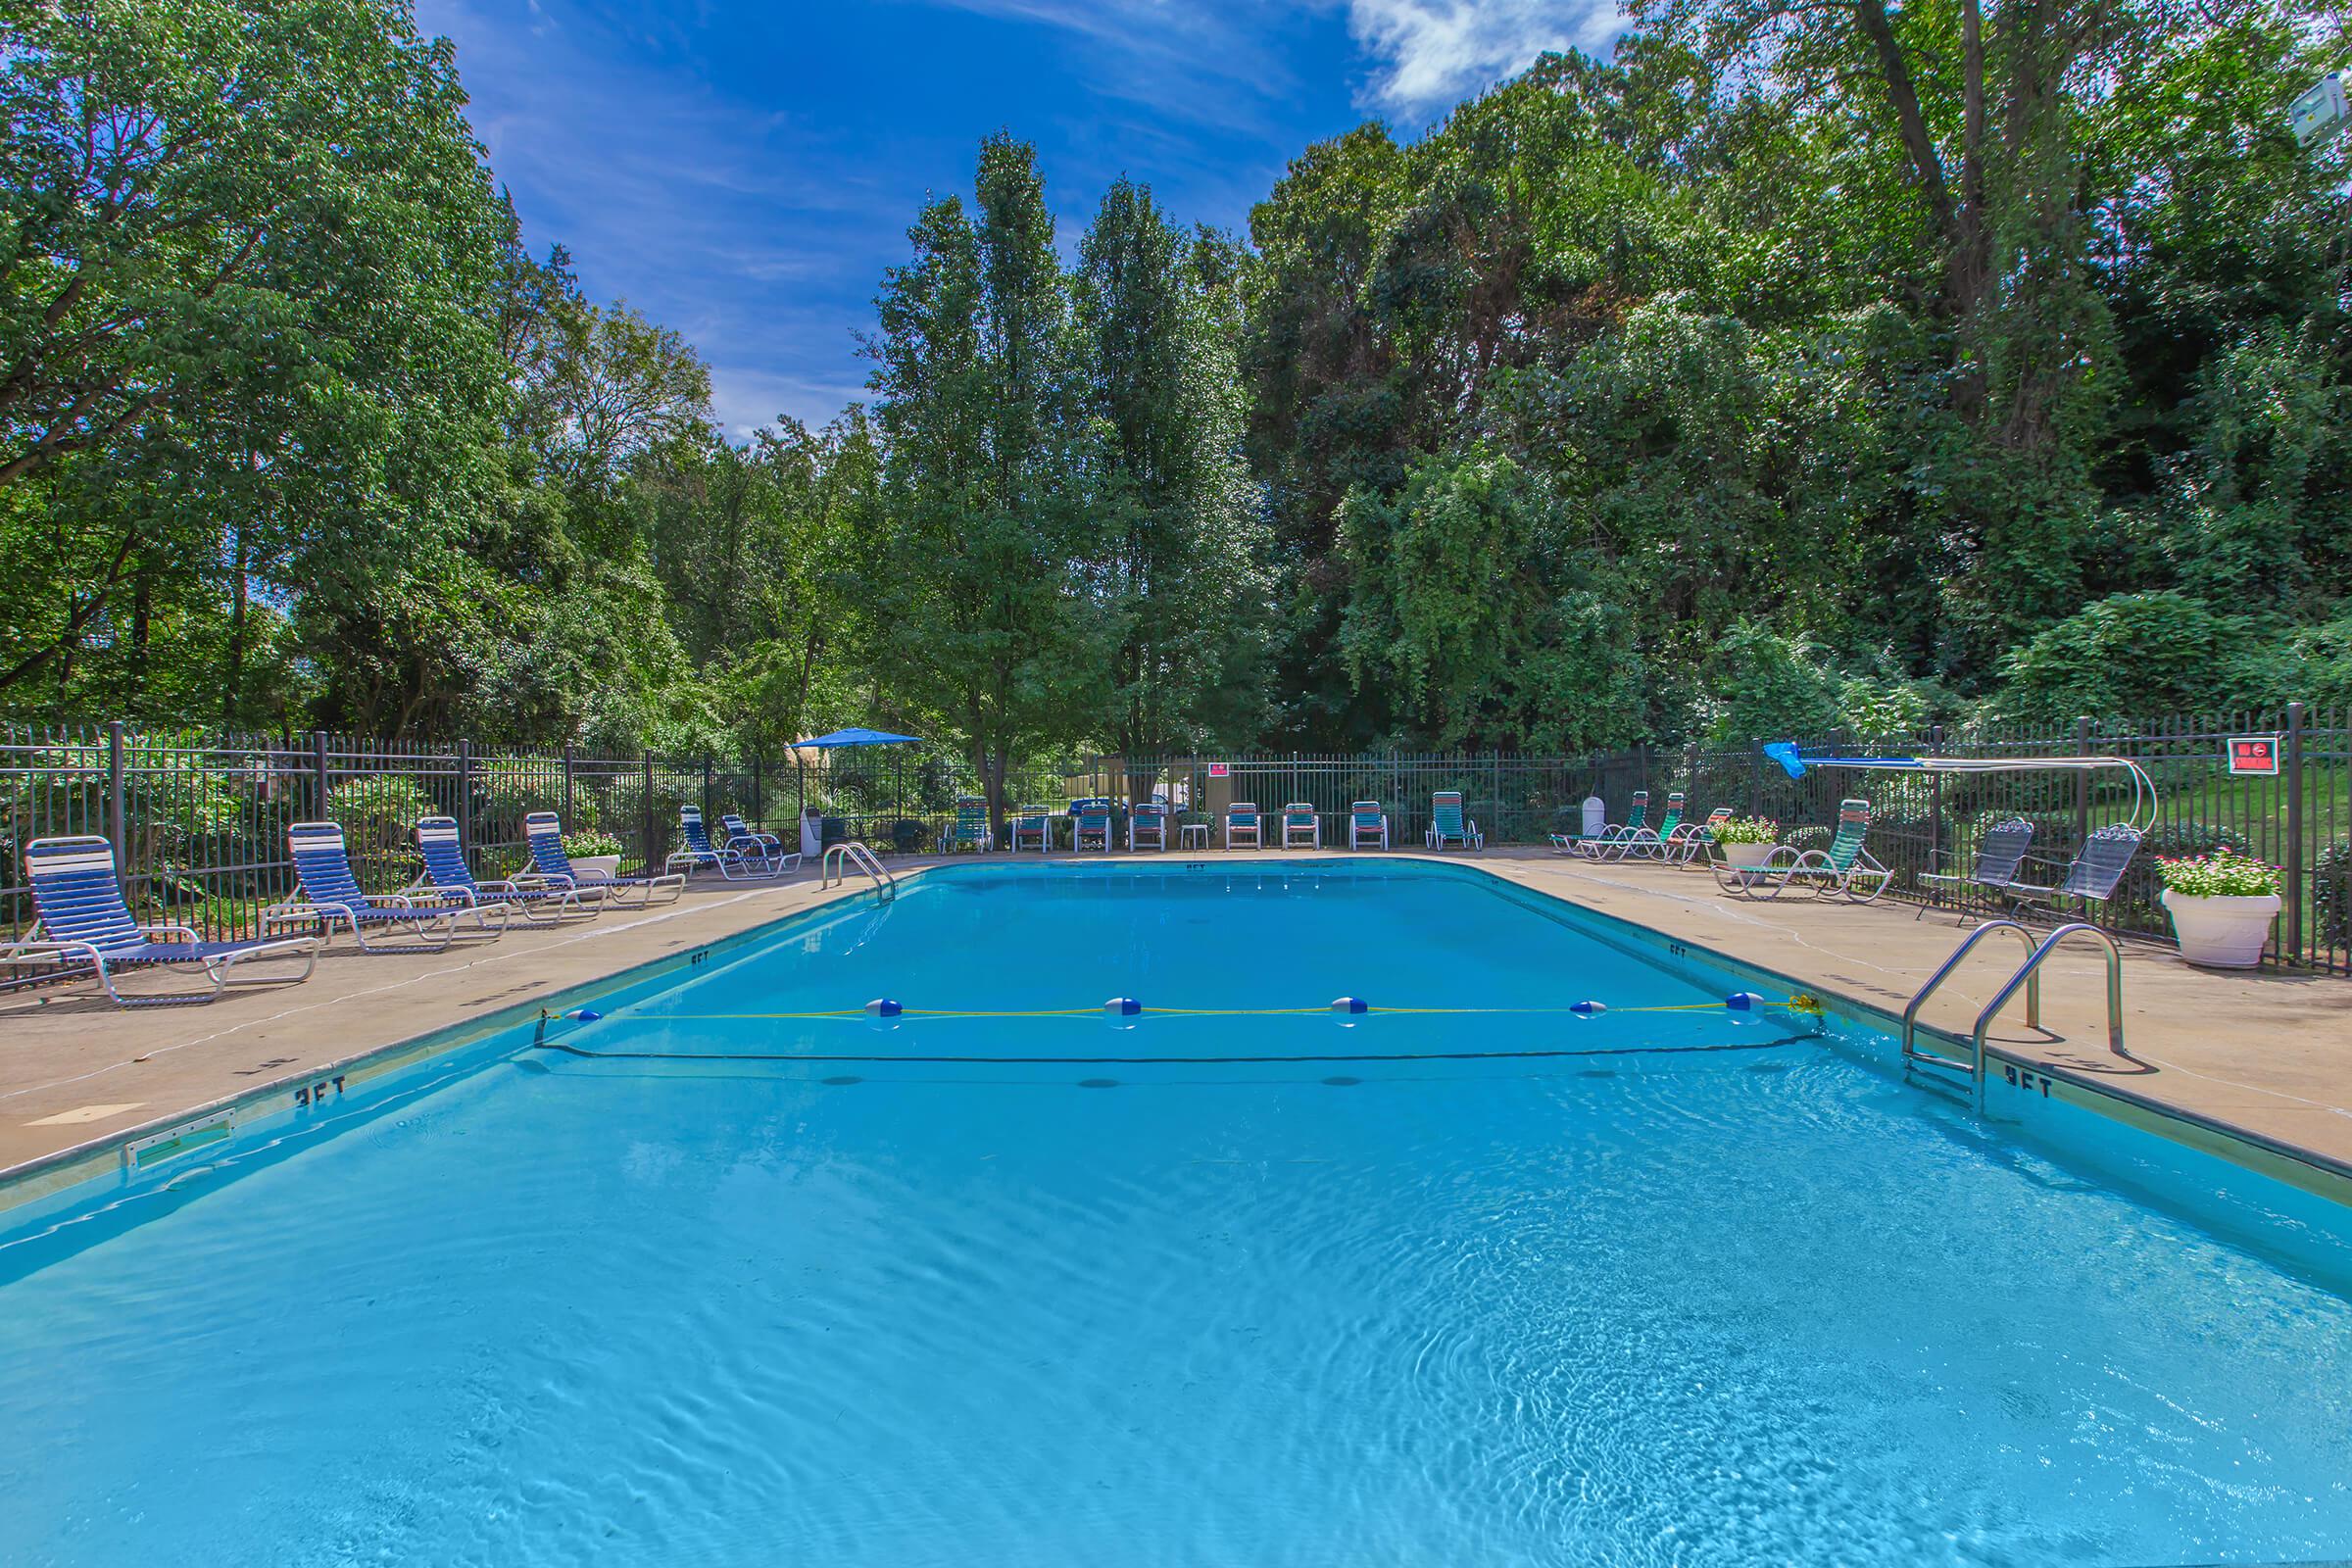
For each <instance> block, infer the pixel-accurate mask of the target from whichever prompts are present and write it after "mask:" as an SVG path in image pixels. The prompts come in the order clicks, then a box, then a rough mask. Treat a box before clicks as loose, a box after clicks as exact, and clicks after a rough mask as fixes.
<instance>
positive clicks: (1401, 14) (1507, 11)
mask: <svg viewBox="0 0 2352 1568" xmlns="http://www.w3.org/2000/svg"><path fill="white" fill-rule="evenodd" d="M1624 26H1625V22H1624V19H1623V17H1622V15H1621V14H1620V13H1619V11H1618V9H1617V7H1616V5H1615V4H1614V3H1613V0H1348V32H1349V33H1350V34H1351V35H1353V37H1354V39H1355V41H1356V44H1357V46H1358V47H1360V48H1361V49H1363V51H1364V52H1365V53H1366V54H1368V55H1371V56H1373V57H1374V58H1375V59H1377V60H1378V61H1380V62H1381V71H1380V73H1379V74H1378V75H1377V76H1375V78H1374V79H1373V81H1372V82H1371V84H1370V89H1369V91H1368V93H1367V95H1366V96H1367V98H1368V100H1369V101H1370V102H1371V103H1373V104H1375V105H1378V106H1381V107H1385V108H1389V109H1395V110H1399V111H1406V112H1427V111H1430V110H1434V109H1442V108H1445V107H1446V106H1447V105H1450V104H1453V103H1455V102H1457V101H1459V100H1460V99H1463V98H1466V97H1468V96H1469V95H1470V94H1472V93H1474V92H1477V91H1479V90H1480V89H1481V88H1484V87H1487V86H1490V85H1492V84H1493V83H1495V82H1497V81H1500V80H1501V79H1502V78H1503V77H1505V76H1508V75H1510V74H1511V73H1514V72H1517V71H1520V70H1523V69H1524V68H1525V67H1527V66H1528V65H1529V64H1530V63H1531V62H1533V61H1534V60H1535V58H1536V56H1538V55H1540V54H1544V53H1545V52H1546V51H1551V50H1564V49H1570V48H1576V49H1583V50H1585V51H1587V52H1588V53H1594V52H1598V51H1601V50H1603V49H1605V48H1606V47H1607V46H1608V44H1609V42H1610V40H1612V39H1613V38H1615V37H1616V36H1617V34H1618V33H1619V32H1621V31H1622V30H1624Z"/></svg>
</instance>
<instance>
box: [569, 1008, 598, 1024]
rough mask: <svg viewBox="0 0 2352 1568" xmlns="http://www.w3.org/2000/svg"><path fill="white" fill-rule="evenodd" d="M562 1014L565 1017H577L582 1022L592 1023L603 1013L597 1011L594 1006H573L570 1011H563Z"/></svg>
mask: <svg viewBox="0 0 2352 1568" xmlns="http://www.w3.org/2000/svg"><path fill="white" fill-rule="evenodd" d="M603 1016H604V1014H603V1013H601V1012H599V1011H597V1010H596V1009H595V1008H594V1007H574V1008H573V1009H572V1010H571V1011H569V1012H567V1013H565V1014H564V1017H566V1018H577V1019H578V1020H579V1021H580V1022H582V1023H594V1022H596V1020H597V1019H599V1018H602V1017H603Z"/></svg>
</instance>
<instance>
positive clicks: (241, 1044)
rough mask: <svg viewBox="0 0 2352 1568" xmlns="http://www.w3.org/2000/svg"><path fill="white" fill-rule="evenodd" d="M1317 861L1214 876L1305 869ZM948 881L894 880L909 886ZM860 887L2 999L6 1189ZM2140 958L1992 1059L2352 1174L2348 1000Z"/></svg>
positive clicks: (1959, 1001) (1713, 916)
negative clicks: (136, 990)
mask: <svg viewBox="0 0 2352 1568" xmlns="http://www.w3.org/2000/svg"><path fill="white" fill-rule="evenodd" d="M1309 853H1310V852H1294V853H1291V854H1287V855H1286V854H1278V853H1272V852H1268V853H1265V854H1263V855H1217V856H1213V857H1209V858H1215V859H1220V860H1246V859H1266V860H1277V861H1297V860H1299V859H1303V858H1309ZM1322 853H1323V855H1324V856H1325V857H1327V858H1338V857H1337V856H1336V853H1335V852H1328V851H1327V852H1322ZM1066 858H1067V857H1066V856H1056V857H1055V859H1056V860H1061V859H1066ZM1090 858H1093V857H1090ZM1141 858H1145V859H1154V860H1160V861H1161V863H1166V859H1165V858H1161V857H1155V856H1147V857H1141ZM1185 858H1187V859H1192V858H1196V857H1185ZM1450 858H1452V859H1455V860H1461V859H1463V858H1462V857H1460V856H1454V857H1450ZM933 863H936V861H935V860H933V859H929V858H915V859H902V860H896V861H893V862H892V864H893V868H894V869H895V870H897V871H898V872H900V873H901V874H904V873H905V872H907V870H908V869H910V868H912V867H916V866H921V865H927V864H933ZM1468 863H1471V864H1474V865H1476V866H1478V867H1479V868H1481V869H1483V870H1486V871H1489V872H1491V873H1493V874H1495V875H1496V876H1500V877H1504V878H1507V879H1508V880H1510V881H1512V882H1516V883H1519V884H1521V885H1523V886H1525V887H1528V888H1531V889H1534V890H1537V891H1539V892H1543V893H1547V894H1552V895H1555V896H1557V897H1559V898H1562V899H1566V900H1568V901H1570V902H1572V903H1575V904H1579V905H1582V906H1585V907H1589V908H1592V909H1594V910H1597V911H1599V912H1601V913H1603V914H1609V915H1616V916H1619V917H1622V918H1624V919H1627V920H1631V921H1634V922H1636V923H1638V924H1641V925H1643V926H1647V927H1650V928H1652V929H1654V930H1657V931H1661V932H1664V933H1667V934H1669V935H1671V936H1672V937H1674V938H1675V939H1677V940H1681V941H1687V942H1689V943H1691V945H1692V946H1694V947H1703V948H1707V949H1712V950H1714V951H1715V952H1717V953H1720V954H1723V955H1725V956H1728V957H1731V958H1733V959H1736V960H1739V961H1741V962H1744V963H1747V964H1750V965H1755V966H1758V967H1761V968H1765V969H1769V970H1772V971H1774V972H1776V973H1779V974H1782V975H1786V976H1789V978H1790V979H1791V980H1793V981H1795V982H1798V983H1799V984H1801V985H1802V986H1804V987H1805V988H1807V989H1810V990H1813V991H1816V992H1820V993H1822V994H1824V995H1825V996H1828V997H1832V998H1838V999H1843V1000H1844V1001H1846V1002H1849V1003H1853V1004H1859V1005H1863V1006H1866V1007H1873V1008H1877V1009H1880V1010H1883V1011H1886V1012H1891V1013H1899V1012H1900V1011H1901V1010H1902V1008H1903V1005H1904V1004H1905V1003H1907V1002H1908V1001H1909V1000H1910V998H1911V995H1912V994H1913V993H1914V992H1915V991H1916V990H1917V989H1918V988H1919V986H1920V985H1921V984H1922V983H1923V982H1924V981H1925V980H1926V979H1927V977H1928V976H1929V975H1930V974H1932V973H1934V971H1935V970H1936V966H1937V965H1938V964H1940V963H1941V962H1942V961H1943V959H1944V957H1945V956H1947V955H1948V954H1949V953H1950V952H1951V950H1952V948H1953V946H1954V945H1955V944H1956V943H1957V942H1958V941H1959V940H1960V937H1961V935H1962V932H1961V930H1960V928H1959V927H1958V925H1957V923H1956V922H1955V920H1954V918H1953V917H1952V916H1951V915H1950V914H1948V913H1943V914H1938V913H1935V912H1931V913H1929V914H1928V915H1927V916H1926V917H1925V918H1920V919H1914V918H1913V909H1912V907H1910V906H1907V905H1896V904H1892V903H1887V904H1881V905H1876V906H1869V907H1857V906H1852V905H1846V904H1843V903H1836V904H1833V903H1829V902H1823V901H1815V900H1812V899H1809V898H1804V897H1798V896H1790V897H1786V898H1783V899H1780V900H1777V901H1771V902H1759V901H1749V900H1743V899H1736V898H1729V897H1725V896H1723V895H1722V894H1720V893H1719V892H1718V891H1717V889H1716V887H1715V884H1714V881H1713V879H1712V878H1711V877H1709V876H1708V875H1706V874H1705V873H1704V872H1703V871H1688V870H1677V869H1674V868H1671V867H1666V866H1658V865H1649V864H1641V863H1635V864H1613V865H1595V864H1593V863H1591V862H1587V861H1581V860H1571V859H1567V858H1562V857H1558V856H1554V855H1550V854H1547V853H1545V852H1543V851H1539V850H1518V849H1496V850H1490V851H1487V852H1486V853H1484V854H1481V855H1478V856H1475V857H1471V858H1469V862H1468ZM863 886H864V884H862V883H859V884H857V885H855V886H852V887H849V888H834V889H831V890H824V889H820V888H819V887H818V886H817V883H816V878H815V876H814V875H813V874H811V873H802V874H800V875H798V876H795V877H792V878H788V879H786V880H785V881H783V882H780V883H765V884H762V883H741V882H738V883H724V882H718V881H715V880H713V881H711V882H708V883H698V884H697V885H696V886H695V887H693V888H692V889H690V890H689V891H688V892H687V893H686V895H685V896H684V897H683V898H682V899H680V900H679V901H678V902H677V903H675V904H671V905H666V906H658V907H654V908H651V909H644V910H614V911H611V912H608V913H606V914H605V915H603V916H602V917H601V918H599V919H597V920H594V921H592V922H585V923H580V924H574V925H570V926H564V927H557V928H546V927H526V926H523V925H521V924H520V923H519V922H517V923H516V925H515V928H514V929H512V930H510V931H509V932H508V933H507V934H506V935H505V936H504V937H502V938H500V939H499V940H498V941H495V942H488V943H461V944H458V945H456V946H454V947H452V948H450V949H449V950H447V951H446V952H443V953H440V954H422V953H417V954H405V955H401V956H369V955H362V954H359V953H357V952H355V951H354V950H353V949H352V948H351V947H350V944H349V942H348V940H346V941H344V942H341V943H338V944H337V945H336V946H335V948H334V949H333V950H332V951H330V952H329V953H327V954H325V955H323V956H321V957H320V958H319V967H318V972H317V973H316V974H315V975H314V976H313V977H312V978H311V979H310V980H309V981H307V982H305V983H303V984H300V985H293V986H283V987H273V988H270V989H267V990H249V991H243V992H237V991H232V992H230V993H229V994H228V995H226V996H224V997H222V998H221V1000H220V1001H218V1002H215V1003H212V1004H210V1005H205V1006H195V1007H173V1008H146V1009H139V1010H131V1011H126V1010H123V1009H119V1008H117V1007H115V1006H113V1005H110V1004H109V1003H107V1002H106V1001H105V999H104V998H103V997H101V996H98V995H96V994H95V992H94V988H89V987H76V988H74V989H73V990H71V991H63V990H53V991H50V992H48V993H47V994H46V995H39V994H20V995H15V996H8V997H0V1178H5V1177H7V1176H8V1175H9V1174H10V1173H11V1172H15V1171H18V1170H20V1169H21V1168H22V1167H25V1166H26V1165H33V1164H42V1165H50V1164H52V1163H53V1162H54V1161H56V1159H57V1156H60V1155H66V1154H69V1152H80V1154H81V1155H85V1156H86V1155H87V1154H88V1153H89V1152H92V1151H102V1150H106V1149H110V1148H112V1147H113V1146H115V1145H117V1144H119V1143H121V1142H122V1141H123V1140H125V1139H126V1138H129V1137H131V1136H135V1135H137V1134H140V1133H141V1132H143V1131H147V1130H152V1129H153V1128H156V1127H158V1126H165V1125H170V1124H171V1123H172V1122H173V1121H175V1120H178V1119H180V1118H183V1117H185V1116H187V1115H188V1114H190V1113H193V1112H196V1111H199V1110H202V1109H204V1108H206V1107H208V1106H211V1105H214V1104H216V1103H221V1102H223V1101H228V1100H232V1099H235V1098H237V1097H239V1096H243V1095H247V1094H250V1093H252V1092H254V1091H257V1090H263V1089H269V1088H278V1087H282V1088H283V1089H284V1090H286V1091H287V1092H288V1093H291V1091H292V1089H293V1086H294V1085H296V1084H298V1083H302V1082H307V1081H308V1080H310V1079H311V1078H312V1077H313V1076H314V1075H315V1074H317V1073H318V1072H319V1071H320V1070H321V1069H325V1068H330V1067H334V1066H337V1065H338V1064H342V1063H347V1062H350V1061H352V1060H354V1059H355V1058H358V1057H361V1056H364V1055H366V1054H369V1053H371V1052H375V1051H378V1050H381V1049H383V1048H385V1047H389V1046H393V1045H396V1044H398V1043H400V1042H403V1041H407V1040H413V1039H416V1038H417V1037H419V1036H423V1035H427V1034H431V1033H433V1032H434V1031H438V1030H443V1029H447V1028H449V1027H451V1026H453V1025H461V1024H463V1023H465V1022H466V1020H468V1019H472V1018H478V1017H480V1016H482V1015H483V1014H485V1013H488V1012H492V1011H495V1010H499V1009H505V1008H514V1007H517V1006H523V1007H527V1006H529V1005H532V1004H535V1003H539V1002H543V1001H545V1000H546V999H549V998H552V997H554V996H556V995H558V994H560V993H562V992H564V991H567V990H569V989H571V988H573V987H576V986H579V985H582V984H585V983H588V982H592V981H596V980H599V979H602V978H605V977H606V976H609V975H612V974H614V973H616V972H618V971H620V970H623V969H627V968H631V967H633V966H636V965H638V964H643V963H647V962H650V961H654V960H657V959H660V958H662V957H666V956H674V955H676V954H679V953H682V952H687V951H690V950H693V949H696V948H700V947H703V946H707V945H709V944H710V943H712V942H715V941H718V940H721V939H723V938H725V937H728V936H730V935H733V934H734V933H737V932H740V931H743V930H747V929H749V928H751V927H753V926H756V925H760V924H763V923H765V922H767V921H771V920H775V919H778V918H780V917H782V916H785V915H789V914H794V913H797V912H799V911H801V910H804V909H808V908H811V907H816V906H818V905H821V904H824V903H827V902H830V901H832V900H835V899H839V898H842V897H845V896H847V895H849V894H852V893H856V892H858V891H859V890H860V889H861V888H862V887H863ZM2019 953H2020V950H2019V949H2018V948H2017V947H2016V946H2015V945H2014V944H2012V943H2010V942H2009V941H2007V940H2005V939H2002V938H1997V937H1996V938H1994V939H1992V940H1988V941H1987V942H1986V943H1985V944H1984V945H1983V946H1982V947H1980V948H1979V949H1978V951H1977V952H1976V953H1975V954H1973V955H1972V956H1971V957H1970V959H1969V961H1968V963H1967V964H1966V965H1964V966H1963V968H1962V969H1961V970H1960V971H1958V972H1957V973H1955V974H1954V975H1953V977H1952V979H1951V980H1950V981H1949V982H1947V983H1946V985H1945V987H1944V989H1943V990H1942V991H1941V992H1940V993H1938V995H1937V996H1936V999H1935V1000H1934V1001H1933V1002H1932V1003H1930V1005H1929V1006H1928V1009H1927V1012H1926V1013H1925V1014H1924V1015H1923V1017H1924V1021H1926V1022H1928V1023H1930V1024H1932V1025H1935V1026H1937V1027H1939V1028H1941V1029H1943V1030H1945V1031H1949V1032H1951V1033H1954V1034H1958V1035H1961V1036H1965V1035H1966V1033H1967V1031H1968V1029H1969V1028H1970V1025H1971V1023H1972V1021H1973V1019H1974V1017H1975V1014H1976V1012H1977V1010H1978V1008H1980V1007H1981V1006H1982V1005H1984V1004H1985V1002H1986V1001H1988V1000H1989V999H1990V995H1991V993H1992V991H1993V990H1994V989H1995V988H1997V987H1998V986H1999V985H2000V983H2001V981H2002V980H2003V979H2005V978H2006V977H2007V975H2008V974H2009V973H2010V972H2011V970H2012V969H2013V968H2014V966H2015V965H2016V962H2017V960H2018V956H2019ZM2044 973H2045V976H2046V978H2045V980H2044V984H2043V1009H2042V1010H2043V1018H2042V1021H2043V1024H2044V1026H2045V1030H2046V1031H2047V1032H2046V1033H2037V1032H2035V1031H2032V1030H2029V1029H2027V1028H2026V1027H2025V1025H2024V1022H2023V1017H2022V1013H2023V1008H2022V1005H2019V1006H2016V1007H2013V1008H2012V1009H2011V1011H2010V1012H2009V1013H2005V1014H2004V1015H2003V1017H2002V1018H2001V1020H2000V1021H1999V1023H1998V1024H1997V1025H1996V1027H1995V1028H1994V1030H1993V1033H1992V1042H1993V1044H1994V1045H1995V1046H1996V1047H1997V1048H1998V1049H1999V1050H2000V1051H2002V1052H2003V1053H2004V1054H2008V1055H2010V1056H2013V1057H2015V1058H2017V1059H2018V1060H2020V1061H2021V1062H2031V1063H2036V1064H2040V1065H2044V1066H2046V1067H2048V1068H2049V1069H2050V1070H2052V1071H2053V1072H2054V1073H2057V1074H2058V1075H2060V1076H2061V1077H2063V1078H2067V1079H2072V1080H2074V1081H2076V1082H2079V1083H2088V1084H2095V1085H2099V1086H2102V1087H2107V1088H2111V1089H2113V1090H2115V1091H2117V1092H2120V1093H2122V1094H2124V1095H2126V1096H2128V1097H2131V1098H2133V1099H2136V1100H2139V1101H2141V1102H2144V1103H2149V1104H2151V1105H2154V1106H2158V1107H2162V1108H2164V1109H2167V1110H2170V1111H2175V1112H2179V1113H2182V1114H2185V1115H2188V1116H2191V1117H2194V1118H2197V1119H2199V1120H2202V1121H2205V1122H2209V1123H2212V1124H2216V1125H2218V1126H2221V1127H2225V1128H2229V1129H2232V1130H2234V1131H2237V1132H2240V1133H2243V1134H2245V1135H2247V1136H2249V1137H2251V1138H2252V1139H2254V1140H2256V1141H2258V1142H2260V1143H2263V1144H2266V1145H2269V1146H2271V1147H2272V1148H2274V1149H2278V1150H2282V1151H2286V1152H2292V1153H2296V1154H2299V1155H2303V1156H2308V1157H2310V1158H2311V1159H2312V1160H2313V1161H2314V1162H2315V1163H2317V1164H2320V1165H2322V1166H2332V1167H2334V1168H2335V1169H2336V1170H2337V1171H2339V1172H2352V980H2345V979H2341V978H2336V979H2327V978H2316V977H2306V976H2295V975H2283V974H2263V973H2254V974H2244V975H2231V974H2220V973H2214V972H2209V971H2204V970H2198V969H2193V968H2191V967H2189V966H2188V965H2187V964H2184V963H2182V962H2181V961H2180V958H2179V957H2178V956H2174V955H2173V954H2171V953H2170V952H2169V951H2168V950H2165V949H2163V948H2160V947H2157V946H2154V945H2150V944H2127V946H2126V948H2125V965H2124V1005H2125V1011H2126V1021H2125V1037H2126V1044H2127V1046H2128V1048H2129V1050H2130V1052H2131V1059H2129V1060H2120V1059H2118V1058H2116V1057H2115V1056H2113V1055H2111V1054H2109V1053H2108V1051H2107V1047H2106V1038H2105V1036H2106V1029H2105V1017H2104V1012H2105V1008H2104V1001H2103V997H2104V979H2103V975H2102V970H2101V960H2100V958H2099V956H2098V955H2097V954H2096V953H2095V951H2093V950H2092V949H2091V948H2089V947H2088V946H2087V945H2085V946H2083V947H2082V948H2080V949H2069V950H2064V951H2062V952H2061V953H2060V954H2058V955H2056V956H2053V957H2052V958H2051V959H2050V961H2049V963H2048V964H2047V965H2046V966H2045V970H2044ZM1375 1000H1377V999H1375Z"/></svg>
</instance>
